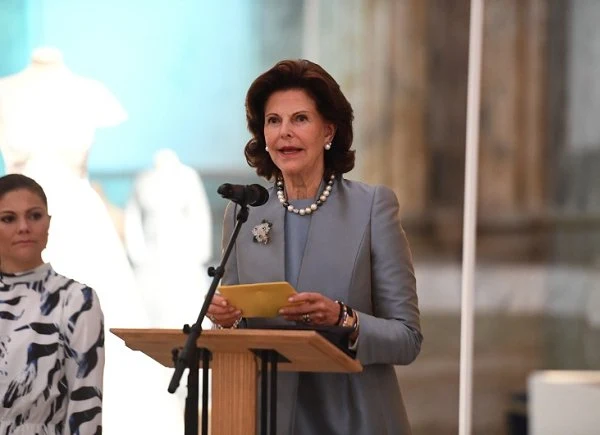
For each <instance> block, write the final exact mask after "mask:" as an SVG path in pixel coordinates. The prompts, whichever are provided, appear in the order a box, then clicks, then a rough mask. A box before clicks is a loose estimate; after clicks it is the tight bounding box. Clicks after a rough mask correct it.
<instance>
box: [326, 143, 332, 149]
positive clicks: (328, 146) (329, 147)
mask: <svg viewBox="0 0 600 435" xmlns="http://www.w3.org/2000/svg"><path fill="white" fill-rule="evenodd" d="M330 149H331V142H328V143H326V144H325V151H329V150H330Z"/></svg>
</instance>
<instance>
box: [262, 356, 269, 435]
mask: <svg viewBox="0 0 600 435" xmlns="http://www.w3.org/2000/svg"><path fill="white" fill-rule="evenodd" d="M260 354H261V355H260V363H261V364H260V433H261V435H267V434H268V429H267V415H268V411H267V410H268V409H269V406H268V403H269V376H268V373H269V351H268V350H261V351H260Z"/></svg>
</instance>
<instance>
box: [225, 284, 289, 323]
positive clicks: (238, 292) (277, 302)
mask: <svg viewBox="0 0 600 435" xmlns="http://www.w3.org/2000/svg"><path fill="white" fill-rule="evenodd" d="M219 293H221V294H222V295H223V296H224V297H225V298H227V300H228V301H229V303H231V304H232V305H234V306H235V307H237V308H238V309H240V310H242V315H243V316H244V317H276V316H278V315H279V313H278V312H279V309H280V308H281V307H283V306H284V305H289V302H288V298H289V297H290V296H292V295H293V294H296V290H294V287H292V286H291V285H290V283H288V282H286V281H281V282H261V283H257V284H238V285H222V286H220V287H219Z"/></svg>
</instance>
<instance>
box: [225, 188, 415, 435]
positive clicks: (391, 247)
mask: <svg viewBox="0 0 600 435" xmlns="http://www.w3.org/2000/svg"><path fill="white" fill-rule="evenodd" d="M269 194H270V197H269V200H268V202H267V203H266V204H264V205H263V206H260V207H255V208H252V207H251V208H250V216H249V218H248V221H247V222H246V223H245V224H244V225H243V226H242V228H241V231H240V234H239V236H238V239H237V241H236V244H235V247H234V249H233V251H232V253H231V257H230V258H229V261H228V263H227V265H226V269H225V275H224V277H223V280H222V283H223V284H240V283H243V284H247V283H257V282H268V281H284V280H285V270H284V268H285V259H284V252H285V250H284V242H285V240H284V239H285V229H284V222H285V213H287V211H286V210H285V209H284V208H283V207H282V205H281V204H280V203H279V200H278V199H277V195H276V194H275V190H274V188H273V187H271V188H270V190H269ZM235 208H236V207H233V206H232V205H231V204H230V206H228V207H227V210H226V212H225V219H224V225H223V245H224V246H225V244H226V243H227V241H228V240H229V238H230V236H231V233H232V232H233V228H234V224H235ZM398 211H399V206H398V200H397V199H396V196H395V194H394V193H393V191H392V190H391V189H389V188H387V187H384V186H369V185H367V184H364V183H360V182H356V181H349V180H345V179H338V180H336V182H335V183H334V185H333V190H332V192H331V195H330V196H329V198H328V199H327V201H326V203H325V204H323V205H322V206H321V207H320V208H319V209H318V210H317V211H316V212H315V213H314V214H312V215H311V216H310V218H309V219H310V220H311V222H310V228H309V232H308V240H307V243H306V248H305V252H304V256H303V259H302V265H301V269H300V274H299V277H298V284H297V290H298V291H299V292H303V291H318V292H321V293H323V294H324V295H326V296H327V297H329V298H331V299H333V300H336V299H337V300H341V301H344V302H345V303H346V304H348V305H349V306H350V307H352V308H353V309H355V310H356V311H358V312H359V316H360V335H359V340H358V348H357V356H356V357H357V359H358V360H359V361H360V362H361V363H362V364H363V366H364V369H363V371H362V372H361V373H356V374H331V373H301V374H298V373H280V374H279V376H278V378H279V379H278V381H279V382H278V396H277V398H278V408H277V433H278V434H281V435H321V434H323V435H324V434H328V435H329V434H339V435H353V434H356V435H363V434H364V435H383V434H389V435H408V434H410V433H411V431H410V426H409V423H408V418H407V415H406V411H405V408H404V403H403V400H402V396H401V393H400V388H399V386H398V381H397V379H396V375H395V372H394V367H393V366H394V365H405V364H410V363H411V362H412V361H413V360H414V359H415V358H416V357H417V355H418V354H419V351H420V348H421V341H422V339H423V337H422V335H421V329H420V322H419V308H418V299H417V292H416V281H415V275H414V271H413V266H412V258H411V253H410V250H409V246H408V242H407V240H406V237H405V234H404V231H403V229H402V227H401V225H400V221H399V216H398ZM263 219H265V220H267V221H269V222H271V223H272V224H273V225H272V228H271V230H270V232H269V236H270V242H269V243H268V244H261V243H257V242H255V241H254V240H253V236H252V228H253V227H254V226H256V225H258V224H260V223H261V221H262V220H263ZM299 382H301V383H303V385H304V386H305V387H306V386H309V388H300V389H299V388H298V384H299ZM301 392H302V393H301Z"/></svg>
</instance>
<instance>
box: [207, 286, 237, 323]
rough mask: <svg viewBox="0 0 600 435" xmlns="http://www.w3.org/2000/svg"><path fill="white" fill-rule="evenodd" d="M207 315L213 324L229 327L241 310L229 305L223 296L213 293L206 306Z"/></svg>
mask: <svg viewBox="0 0 600 435" xmlns="http://www.w3.org/2000/svg"><path fill="white" fill-rule="evenodd" d="M207 316H208V318H209V319H210V320H211V321H212V322H213V323H214V324H216V325H220V326H222V327H223V328H230V327H231V326H233V324H234V323H235V322H236V320H238V319H239V318H240V317H241V316H242V312H241V311H240V310H238V309H237V308H236V307H234V306H233V305H230V304H229V301H227V299H225V298H224V297H223V296H221V295H218V294H215V295H214V296H213V299H212V301H211V303H210V305H209V306H208V312H207Z"/></svg>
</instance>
